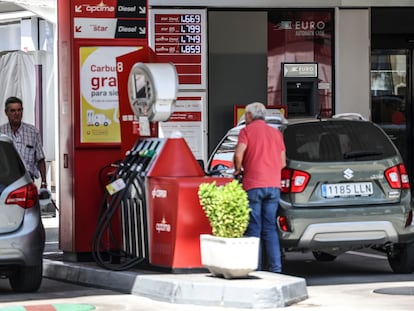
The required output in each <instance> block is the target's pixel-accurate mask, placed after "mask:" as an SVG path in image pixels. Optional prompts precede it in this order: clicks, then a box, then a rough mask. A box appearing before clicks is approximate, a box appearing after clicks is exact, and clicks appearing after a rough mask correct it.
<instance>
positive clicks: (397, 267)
mask: <svg viewBox="0 0 414 311" xmlns="http://www.w3.org/2000/svg"><path fill="white" fill-rule="evenodd" d="M387 257H388V263H389V264H390V267H391V269H392V271H393V272H394V273H412V272H414V243H407V244H395V245H394V247H393V249H392V250H390V251H388V252H387Z"/></svg>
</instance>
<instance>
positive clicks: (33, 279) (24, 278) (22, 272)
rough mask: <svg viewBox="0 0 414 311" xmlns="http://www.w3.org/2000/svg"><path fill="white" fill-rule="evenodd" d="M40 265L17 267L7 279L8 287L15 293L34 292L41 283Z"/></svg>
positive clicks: (41, 267) (41, 269)
mask: <svg viewBox="0 0 414 311" xmlns="http://www.w3.org/2000/svg"><path fill="white" fill-rule="evenodd" d="M42 274H43V266H42V264H40V265H37V266H30V267H18V268H17V269H16V271H15V273H13V274H12V275H10V277H9V282H10V286H11V287H12V289H13V290H14V291H15V292H19V293H24V292H26V293H27V292H35V291H37V290H38V289H39V287H40V284H41V283H42Z"/></svg>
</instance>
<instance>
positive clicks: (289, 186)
mask: <svg viewBox="0 0 414 311" xmlns="http://www.w3.org/2000/svg"><path fill="white" fill-rule="evenodd" d="M309 179H310V175H309V174H308V173H306V172H303V171H299V170H292V169H290V168H284V169H283V170H282V180H281V183H282V187H281V192H282V193H289V192H290V193H299V192H302V191H303V190H305V188H306V185H307V184H308V182H309Z"/></svg>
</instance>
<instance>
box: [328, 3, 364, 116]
mask: <svg viewBox="0 0 414 311" xmlns="http://www.w3.org/2000/svg"><path fill="white" fill-rule="evenodd" d="M335 12H336V14H335V20H336V25H335V33H336V39H335V62H336V68H335V78H336V79H335V82H336V84H335V113H343V112H356V113H360V114H362V115H363V116H364V117H365V118H367V119H369V118H370V115H371V113H370V54H371V50H370V15H369V9H336V11H335Z"/></svg>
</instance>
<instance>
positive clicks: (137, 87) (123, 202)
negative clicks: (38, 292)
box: [92, 49, 231, 272]
mask: <svg viewBox="0 0 414 311" xmlns="http://www.w3.org/2000/svg"><path fill="white" fill-rule="evenodd" d="M134 56H135V57H138V59H140V60H142V59H143V58H144V59H151V61H154V60H156V57H155V56H154V55H153V54H151V53H150V54H148V51H146V50H145V49H143V50H141V51H136V52H133V53H130V54H127V55H123V56H121V57H118V58H117V64H118V65H117V68H118V70H119V69H120V68H121V69H122V70H120V71H118V80H119V85H120V87H119V92H120V93H119V98H120V112H121V118H120V119H121V136H122V139H123V140H124V134H125V135H127V138H126V139H125V143H127V144H128V148H130V149H128V150H127V151H126V158H125V160H124V161H123V162H122V163H120V165H119V167H118V169H117V171H116V172H115V174H114V176H113V179H112V180H111V182H110V183H109V184H108V186H107V189H108V191H109V192H112V193H110V194H109V195H108V197H107V198H106V201H107V202H108V207H107V208H106V209H105V211H104V212H103V213H102V215H101V217H100V218H101V220H100V221H99V224H98V228H97V230H96V233H95V236H94V239H93V240H94V242H93V249H92V252H93V255H94V258H95V260H96V261H97V262H98V263H99V264H101V265H102V266H104V267H106V268H109V269H114V270H124V269H128V268H131V267H133V266H136V265H137V264H140V263H145V264H146V265H149V266H150V267H157V268H162V269H167V270H170V271H173V272H179V271H186V270H194V269H201V268H203V267H202V265H201V255H200V234H203V233H211V227H210V224H209V222H208V219H207V217H206V216H205V214H204V211H203V209H202V208H201V206H200V203H199V199H198V194H197V193H198V188H199V185H200V184H201V183H204V182H212V181H213V180H216V183H217V184H224V183H227V182H229V181H231V179H230V178H213V177H207V176H205V174H204V171H203V170H202V168H201V166H200V165H199V163H198V162H197V160H196V158H195V157H194V155H193V153H192V151H191V150H190V148H189V147H188V145H187V143H186V142H185V140H184V138H182V137H180V136H179V135H177V136H176V137H171V138H167V139H165V138H154V137H148V138H143V137H142V136H143V135H142V134H143V129H144V127H148V124H147V125H146V124H145V122H146V121H158V122H162V121H165V120H167V119H168V118H169V116H170V114H171V113H172V105H173V103H174V101H175V100H176V93H177V88H178V85H177V81H178V79H177V76H176V73H175V75H174V74H173V71H174V70H172V68H174V67H171V66H173V65H172V64H158V63H143V62H140V63H134V62H133V61H131V59H133V58H134ZM135 59H137V58H135ZM126 102H128V103H129V105H130V107H125V106H126V104H125V103H126ZM131 114H133V115H132V116H131ZM122 121H127V122H128V123H127V126H123V125H122ZM124 129H127V132H125V130H124ZM137 129H138V130H137ZM131 130H132V131H131ZM134 135H135V137H137V138H136V141H135V144H134V146H133V147H132V148H131V147H130V146H129V145H131V144H132V143H131V141H132V139H133V138H134ZM146 135H147V136H153V131H152V130H151V128H150V126H149V127H148V129H147V134H146ZM122 145H123V148H125V146H126V145H125V144H124V142H122ZM114 219H115V222H117V220H119V221H120V225H117V224H113V222H114ZM111 227H113V228H117V227H121V229H122V230H121V231H122V233H121V234H109V236H112V241H111V243H110V248H111V249H109V250H108V252H107V254H108V256H106V258H104V256H102V252H103V250H104V249H105V246H104V245H103V242H102V240H103V237H104V235H105V233H106V231H107V230H109V229H110V228H111ZM119 236H121V237H120V239H117V237H119Z"/></svg>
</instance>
